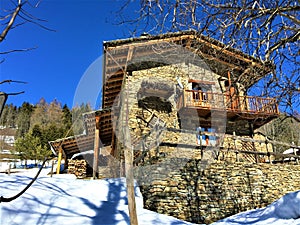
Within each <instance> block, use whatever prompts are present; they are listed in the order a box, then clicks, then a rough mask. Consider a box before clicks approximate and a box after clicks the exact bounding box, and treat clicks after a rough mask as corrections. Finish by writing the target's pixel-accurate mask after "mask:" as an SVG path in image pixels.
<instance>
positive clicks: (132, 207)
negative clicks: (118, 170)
mask: <svg viewBox="0 0 300 225" xmlns="http://www.w3.org/2000/svg"><path fill="white" fill-rule="evenodd" d="M124 151H125V152H124V155H125V172H126V185H127V198H128V210H129V217H130V225H137V224H138V219H137V213H136V204H135V193H134V178H133V147H132V148H126V147H125V149H124Z"/></svg>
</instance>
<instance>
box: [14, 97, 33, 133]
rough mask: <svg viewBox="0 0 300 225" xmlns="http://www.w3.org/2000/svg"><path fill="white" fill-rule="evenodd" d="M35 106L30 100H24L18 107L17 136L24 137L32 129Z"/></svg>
mask: <svg viewBox="0 0 300 225" xmlns="http://www.w3.org/2000/svg"><path fill="white" fill-rule="evenodd" d="M33 110H34V106H33V105H31V104H30V103H28V102H24V103H23V104H22V106H21V107H20V108H19V109H18V115H17V127H18V130H17V137H23V136H24V135H25V134H26V133H27V132H28V131H29V129H30V120H31V119H30V118H31V115H32V113H33Z"/></svg>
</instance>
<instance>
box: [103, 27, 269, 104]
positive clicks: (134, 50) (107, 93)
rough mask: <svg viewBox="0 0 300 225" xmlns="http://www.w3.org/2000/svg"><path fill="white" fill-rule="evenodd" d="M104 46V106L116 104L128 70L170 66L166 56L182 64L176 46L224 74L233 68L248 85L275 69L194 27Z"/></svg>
mask: <svg viewBox="0 0 300 225" xmlns="http://www.w3.org/2000/svg"><path fill="white" fill-rule="evenodd" d="M103 46H104V53H105V59H104V68H103V73H104V74H105V76H103V79H104V80H103V84H104V88H103V108H110V107H111V106H112V105H113V103H114V100H115V99H116V97H117V96H118V94H119V92H120V90H121V86H122V83H123V77H124V76H123V75H124V74H125V73H126V72H127V71H134V70H140V69H147V68H152V67H157V66H162V65H166V64H165V63H163V62H164V59H165V58H166V57H167V58H168V63H169V64H176V63H182V59H180V58H181V57H178V55H180V54H181V52H177V51H178V49H180V48H177V49H176V46H177V47H178V46H182V47H184V48H183V49H184V50H185V51H186V50H188V51H186V52H188V53H187V54H191V55H192V54H194V53H196V54H197V55H198V56H200V58H201V61H202V60H203V61H204V62H205V63H206V64H207V65H208V66H209V68H210V69H211V70H212V71H214V72H215V73H217V74H219V75H221V76H224V77H227V74H228V71H230V72H231V74H232V75H233V81H236V82H238V83H241V84H243V85H244V86H245V87H246V88H247V87H250V86H251V85H253V84H254V83H256V82H257V81H258V80H259V79H261V78H262V77H263V76H265V75H266V74H267V73H269V72H270V71H271V69H272V65H271V64H268V65H265V64H264V63H263V62H262V61H260V60H259V59H257V58H254V57H252V56H249V55H247V54H244V53H243V52H241V51H239V50H236V49H234V48H231V47H228V46H226V45H224V44H223V43H221V42H219V41H217V40H215V39H212V38H209V37H206V36H204V35H202V34H199V33H197V32H196V31H193V30H190V31H182V32H176V33H167V34H161V35H157V36H143V37H139V38H128V39H123V40H114V41H108V42H104V44H103ZM174 51H175V53H176V55H174ZM186 52H185V53H184V54H186ZM172 54H173V55H172ZM170 56H171V57H170ZM170 58H171V59H170ZM203 61H202V62H192V63H203Z"/></svg>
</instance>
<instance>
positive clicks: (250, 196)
mask: <svg viewBox="0 0 300 225" xmlns="http://www.w3.org/2000/svg"><path fill="white" fill-rule="evenodd" d="M162 166H163V167H164V168H162V167H161V165H159V164H158V166H157V168H155V165H154V166H153V165H152V167H151V171H147V172H144V174H139V176H138V177H139V179H140V180H139V183H140V185H141V190H142V193H143V196H144V204H145V207H146V208H147V209H150V210H153V211H156V212H158V213H163V214H167V215H171V216H175V217H177V218H179V219H183V220H186V221H190V222H194V223H207V224H208V223H211V222H214V221H217V220H219V219H222V218H224V217H228V216H231V215H233V214H236V213H239V212H242V211H246V210H250V209H255V208H261V207H264V206H267V205H268V204H270V203H272V202H273V201H274V200H276V199H278V198H280V197H282V196H283V195H284V194H286V193H288V192H292V191H297V190H300V181H299V177H300V165H270V164H246V163H226V162H212V163H210V162H207V161H201V160H197V159H192V160H184V159H169V161H168V162H165V163H164V164H163V165H162Z"/></svg>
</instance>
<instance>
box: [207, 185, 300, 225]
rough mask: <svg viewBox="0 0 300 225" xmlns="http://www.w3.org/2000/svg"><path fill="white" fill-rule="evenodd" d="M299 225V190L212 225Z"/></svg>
mask: <svg viewBox="0 0 300 225" xmlns="http://www.w3.org/2000/svg"><path fill="white" fill-rule="evenodd" d="M225 224H226V225H230V224H232V225H234V224H243V225H250V224H253V225H254V224H255V225H266V224H272V225H299V224H300V191H296V192H291V193H288V194H286V195H284V196H283V197H282V198H280V199H278V200H277V201H275V202H273V203H272V204H270V205H269V206H267V207H265V208H262V209H255V210H250V211H247V212H242V213H239V214H236V215H234V216H231V217H228V218H226V219H223V220H221V221H218V222H216V223H213V224H212V225H225Z"/></svg>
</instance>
